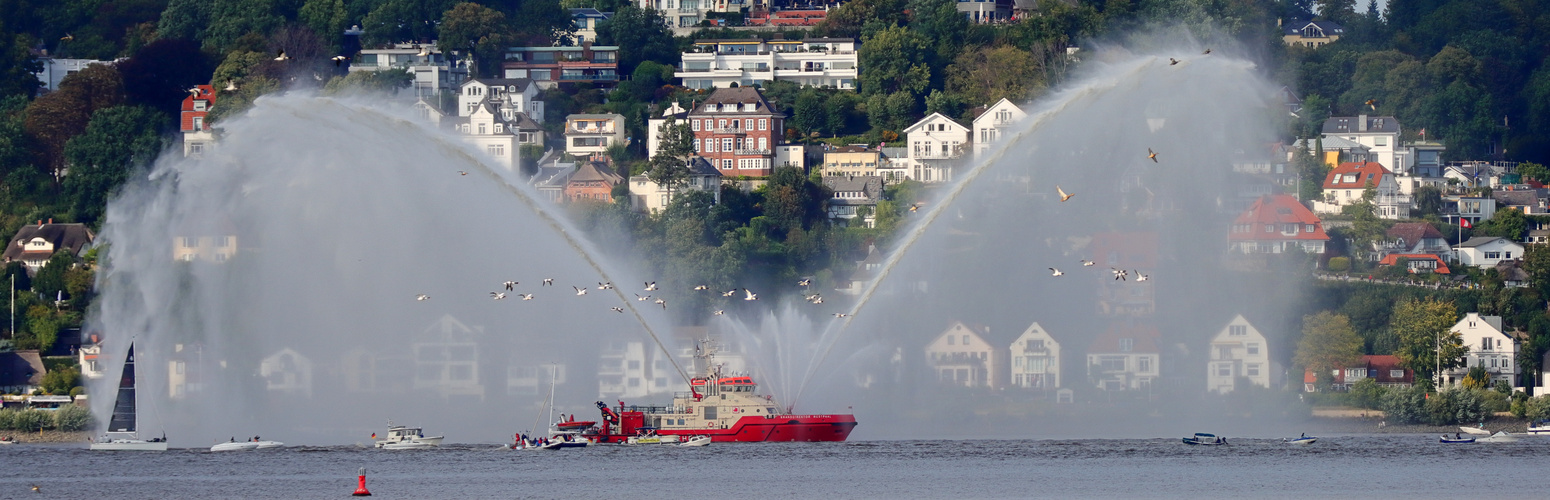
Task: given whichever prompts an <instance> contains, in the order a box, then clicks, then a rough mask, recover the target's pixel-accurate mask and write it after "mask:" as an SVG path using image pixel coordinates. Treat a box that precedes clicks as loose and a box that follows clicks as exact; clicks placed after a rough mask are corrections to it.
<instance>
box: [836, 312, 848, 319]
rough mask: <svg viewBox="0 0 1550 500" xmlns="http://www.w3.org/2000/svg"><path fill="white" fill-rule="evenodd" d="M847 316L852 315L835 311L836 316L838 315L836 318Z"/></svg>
mask: <svg viewBox="0 0 1550 500" xmlns="http://www.w3.org/2000/svg"><path fill="white" fill-rule="evenodd" d="M846 316H850V315H849V314H845V313H834V317H836V318H843V317H846Z"/></svg>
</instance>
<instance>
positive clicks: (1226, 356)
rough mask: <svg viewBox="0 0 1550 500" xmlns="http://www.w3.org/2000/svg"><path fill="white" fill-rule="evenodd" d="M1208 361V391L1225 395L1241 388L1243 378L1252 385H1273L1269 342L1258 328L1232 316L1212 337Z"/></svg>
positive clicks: (1237, 316)
mask: <svg viewBox="0 0 1550 500" xmlns="http://www.w3.org/2000/svg"><path fill="white" fill-rule="evenodd" d="M1207 355H1209V356H1210V359H1209V360H1208V361H1207V362H1206V363H1207V365H1206V390H1207V391H1211V392H1215V393H1218V394H1226V393H1229V392H1232V391H1233V390H1234V389H1237V388H1238V381H1239V380H1240V379H1242V380H1244V381H1247V382H1248V383H1249V384H1251V385H1257V386H1260V387H1264V388H1267V389H1268V388H1270V378H1271V375H1272V373H1271V372H1272V371H1273V370H1272V369H1271V366H1270V344H1269V343H1268V342H1266V340H1265V336H1264V334H1261V333H1260V331H1259V329H1258V328H1255V327H1254V325H1253V324H1250V323H1249V320H1247V319H1244V317H1243V315H1242V314H1239V315H1235V316H1233V318H1232V320H1231V321H1228V322H1227V325H1226V326H1224V327H1222V329H1221V331H1219V332H1217V334H1216V337H1213V338H1212V339H1211V347H1210V349H1209V351H1208V352H1207Z"/></svg>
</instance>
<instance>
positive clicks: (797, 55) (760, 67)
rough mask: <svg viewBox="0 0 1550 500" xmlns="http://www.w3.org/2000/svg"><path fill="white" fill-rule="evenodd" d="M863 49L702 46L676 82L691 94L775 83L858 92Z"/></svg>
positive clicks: (755, 43)
mask: <svg viewBox="0 0 1550 500" xmlns="http://www.w3.org/2000/svg"><path fill="white" fill-rule="evenodd" d="M690 1H693V0H690ZM686 3H687V2H686ZM857 45H859V43H857V42H856V40H855V39H853V38H805V39H802V40H785V39H775V40H760V39H758V38H739V39H731V40H696V41H695V42H694V47H693V49H691V50H690V51H689V52H684V53H683V56H682V57H683V66H681V67H679V68H678V71H677V72H675V73H674V74H673V76H674V77H675V78H680V79H682V80H683V84H684V86H685V87H689V88H691V89H708V88H727V87H731V86H733V85H738V86H743V87H748V86H752V85H755V84H763V83H764V82H767V81H772V80H778V81H785V82H793V83H796V84H798V85H803V86H812V87H831V88H836V89H855V88H856V75H857V69H856V46H857Z"/></svg>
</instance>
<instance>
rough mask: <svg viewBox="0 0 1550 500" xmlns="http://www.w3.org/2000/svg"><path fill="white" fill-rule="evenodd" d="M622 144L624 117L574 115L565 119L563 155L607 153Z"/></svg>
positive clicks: (613, 115) (615, 115) (612, 115)
mask: <svg viewBox="0 0 1550 500" xmlns="http://www.w3.org/2000/svg"><path fill="white" fill-rule="evenodd" d="M622 142H624V116H623V115H617V114H598V115H593V114H576V115H570V116H567V117H565V153H566V154H569V155H571V156H588V155H593V154H602V153H603V152H605V151H608V146H610V145H613V144H616V143H622Z"/></svg>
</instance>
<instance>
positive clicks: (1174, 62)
mask: <svg viewBox="0 0 1550 500" xmlns="http://www.w3.org/2000/svg"><path fill="white" fill-rule="evenodd" d="M1178 64H1179V60H1178V59H1174V58H1172V57H1170V58H1168V65H1169V66H1175V65H1178Z"/></svg>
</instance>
